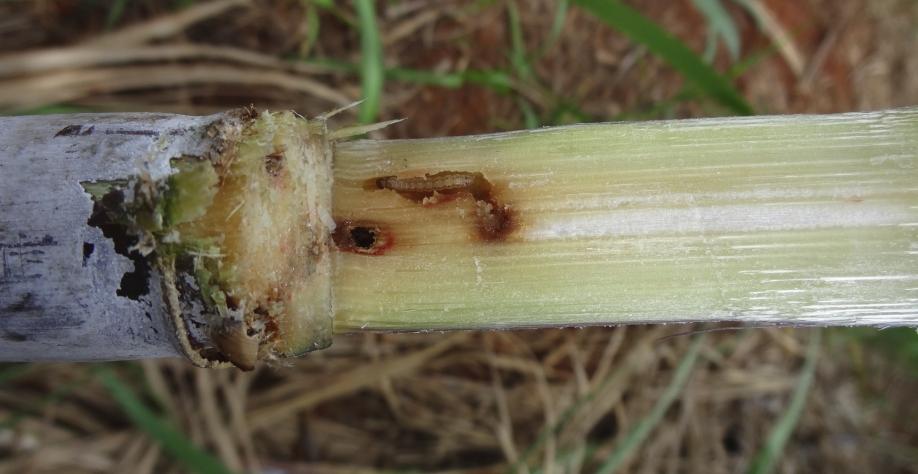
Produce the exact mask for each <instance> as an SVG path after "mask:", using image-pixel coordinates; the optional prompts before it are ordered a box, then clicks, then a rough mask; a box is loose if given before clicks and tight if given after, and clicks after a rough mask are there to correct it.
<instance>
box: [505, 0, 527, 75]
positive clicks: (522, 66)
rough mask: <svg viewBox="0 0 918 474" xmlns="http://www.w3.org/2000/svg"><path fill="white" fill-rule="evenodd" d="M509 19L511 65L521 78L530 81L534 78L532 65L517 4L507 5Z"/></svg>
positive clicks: (509, 3)
mask: <svg viewBox="0 0 918 474" xmlns="http://www.w3.org/2000/svg"><path fill="white" fill-rule="evenodd" d="M507 18H508V22H509V27H510V63H511V64H513V69H515V70H516V74H517V75H518V76H519V77H520V78H522V79H529V78H531V77H532V76H533V72H532V65H530V64H529V54H528V53H527V52H526V42H525V41H524V40H523V27H522V25H521V24H520V13H519V11H518V10H517V9H516V3H514V2H508V3H507Z"/></svg>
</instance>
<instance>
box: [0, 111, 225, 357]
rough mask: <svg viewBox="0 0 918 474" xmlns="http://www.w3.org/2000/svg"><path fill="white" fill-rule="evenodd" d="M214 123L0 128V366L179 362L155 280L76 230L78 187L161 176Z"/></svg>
mask: <svg viewBox="0 0 918 474" xmlns="http://www.w3.org/2000/svg"><path fill="white" fill-rule="evenodd" d="M220 117H221V115H216V116H209V117H187V116H178V115H165V114H141V113H138V114H117V115H115V114H91V115H90V114H78V115H60V116H26V117H9V118H0V360H11V361H12V360H113V359H132V358H145V357H164V356H177V355H179V354H180V351H179V350H178V349H177V348H176V343H175V341H174V337H173V334H172V331H173V330H172V327H171V324H170V323H169V319H168V316H167V311H166V308H165V305H164V304H163V300H162V291H161V279H160V278H161V277H160V275H158V274H157V273H156V272H155V271H153V272H152V273H150V274H148V275H147V274H146V270H147V269H145V268H139V267H137V268H135V261H133V260H132V259H130V258H128V257H127V256H125V255H122V254H119V252H117V251H116V249H115V245H114V243H113V240H112V239H110V238H107V237H106V236H104V235H103V232H102V230H100V228H98V227H94V226H91V225H89V224H88V223H87V221H89V219H90V216H91V214H92V210H93V201H92V199H91V198H90V196H89V194H87V193H86V192H85V191H84V188H83V186H82V184H81V183H87V182H96V181H111V180H125V179H130V178H131V177H136V176H141V175H147V176H149V177H151V178H153V179H158V178H162V177H164V176H166V175H168V174H169V173H170V166H169V160H170V159H171V158H174V157H178V156H182V155H197V156H200V155H201V154H203V153H205V152H206V151H207V149H208V147H209V146H211V145H212V140H211V138H209V137H208V134H207V132H208V128H209V126H210V125H211V124H213V123H214V122H216V121H218V120H219V119H220ZM121 253H126V252H123V251H122V252H121ZM126 274H128V277H127V279H125V275H126ZM123 279H124V280H125V281H124V286H128V287H122V286H123V282H122V280H123Z"/></svg>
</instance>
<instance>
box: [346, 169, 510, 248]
mask: <svg viewBox="0 0 918 474" xmlns="http://www.w3.org/2000/svg"><path fill="white" fill-rule="evenodd" d="M363 188H364V189H366V190H368V191H375V190H390V191H395V192H396V193H398V195H399V196H402V197H404V198H405V199H409V200H411V201H414V202H416V203H418V204H421V205H424V206H435V205H438V204H442V203H445V202H449V201H452V200H454V199H456V198H457V197H461V196H465V195H467V196H469V197H471V198H472V200H473V201H474V203H475V228H476V235H477V237H478V239H479V240H481V241H482V242H501V241H504V240H506V239H507V237H508V236H510V234H512V233H513V232H514V231H515V230H516V228H517V223H516V220H517V219H516V216H515V214H514V212H513V210H512V208H511V207H510V206H509V205H507V204H504V203H501V202H500V201H499V200H498V199H497V196H496V194H497V193H496V192H495V190H494V186H493V184H492V183H491V182H490V181H488V180H487V178H485V176H484V174H482V173H479V172H470V171H440V172H437V173H432V174H431V173H427V174H425V175H424V176H417V177H398V176H381V177H377V178H370V179H368V180H366V181H365V182H364V185H363Z"/></svg>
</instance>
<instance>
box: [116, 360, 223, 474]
mask: <svg viewBox="0 0 918 474" xmlns="http://www.w3.org/2000/svg"><path fill="white" fill-rule="evenodd" d="M98 377H99V380H100V381H101V382H102V385H104V386H105V388H107V389H108V391H109V393H111V394H112V397H113V398H114V399H115V401H117V402H118V404H119V405H121V409H122V410H124V412H125V413H126V414H127V416H128V418H130V419H131V421H132V422H133V423H134V424H135V425H137V426H138V427H139V428H140V429H142V430H143V431H145V432H146V433H147V434H148V435H149V436H150V437H151V438H153V439H154V440H155V441H156V442H157V443H159V445H160V446H162V448H163V449H164V450H166V451H167V452H168V453H169V454H171V455H172V456H174V457H175V459H177V460H178V461H180V462H181V463H182V464H184V465H185V467H186V468H187V469H188V471H190V472H196V473H202V474H211V473H212V474H229V473H230V472H231V471H230V470H229V469H227V468H226V466H224V465H223V464H222V463H220V461H218V460H217V459H216V458H214V457H213V456H211V455H210V454H208V453H206V452H205V451H203V450H201V449H200V448H198V447H197V446H195V445H194V444H192V442H191V440H189V439H188V438H186V437H185V435H183V434H182V433H181V432H180V431H178V430H176V429H175V428H173V427H171V426H169V425H168V424H167V423H166V422H164V421H163V420H162V419H160V418H159V417H158V416H156V415H155V414H154V413H153V412H152V411H150V409H149V408H147V406H146V405H144V404H143V402H141V401H140V400H139V399H138V398H137V396H136V395H134V393H133V392H132V391H131V389H129V388H128V387H127V386H126V385H124V384H123V383H122V382H121V380H119V379H118V377H117V376H116V375H115V374H114V372H112V371H111V370H110V369H100V370H99V371H98Z"/></svg>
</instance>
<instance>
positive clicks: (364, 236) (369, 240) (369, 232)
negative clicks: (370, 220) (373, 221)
mask: <svg viewBox="0 0 918 474" xmlns="http://www.w3.org/2000/svg"><path fill="white" fill-rule="evenodd" d="M351 240H353V241H354V245H356V246H358V247H360V248H362V249H369V248H373V245H375V244H376V231H374V230H373V229H370V228H369V227H354V228H353V229H351Z"/></svg>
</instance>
